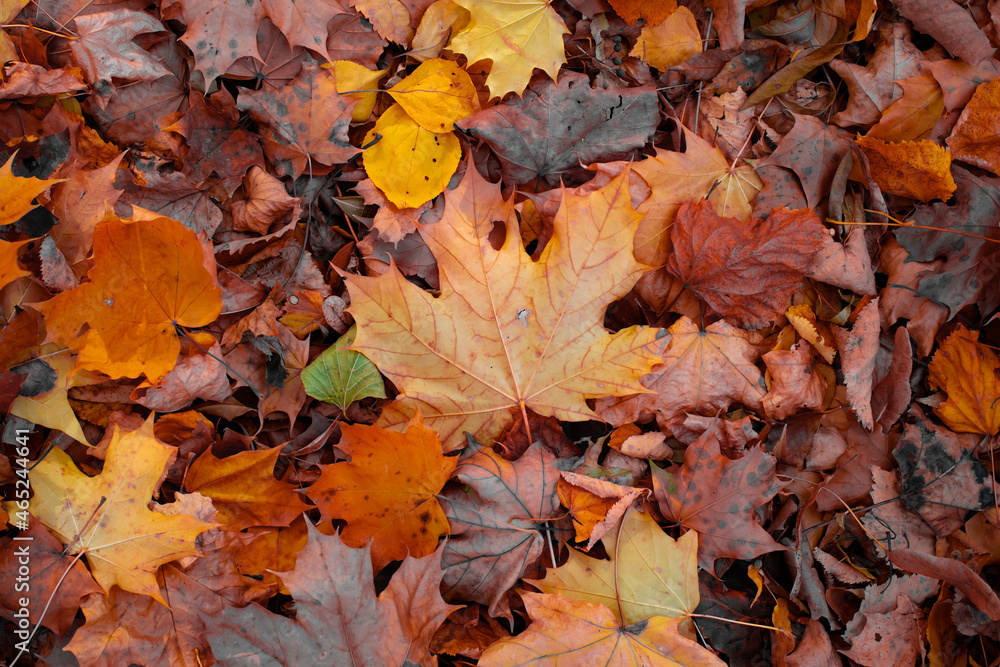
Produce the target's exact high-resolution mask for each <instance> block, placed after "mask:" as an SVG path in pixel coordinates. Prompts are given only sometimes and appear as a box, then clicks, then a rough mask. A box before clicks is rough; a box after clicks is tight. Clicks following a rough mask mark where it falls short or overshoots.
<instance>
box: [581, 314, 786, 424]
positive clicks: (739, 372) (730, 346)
mask: <svg viewBox="0 0 1000 667" xmlns="http://www.w3.org/2000/svg"><path fill="white" fill-rule="evenodd" d="M669 331H670V343H669V345H668V346H667V348H666V349H665V350H664V351H663V355H662V359H661V362H662V363H661V364H658V365H657V366H655V367H654V368H653V370H652V372H650V373H649V374H648V375H646V376H644V377H643V378H642V383H643V385H644V386H645V387H646V388H648V389H650V390H652V391H654V392H656V393H655V394H640V395H639V396H634V397H631V398H627V399H624V400H619V401H615V400H613V399H602V400H601V401H599V402H598V406H597V407H598V412H599V413H600V414H601V416H602V417H603V418H605V419H607V420H608V421H610V422H612V423H613V424H621V423H624V422H627V421H633V420H636V419H638V418H640V415H641V414H642V413H643V412H645V411H653V412H655V413H656V415H657V419H658V421H659V422H660V424H661V425H665V424H666V422H668V421H669V420H671V419H673V418H674V417H677V416H679V415H681V414H683V413H684V412H688V411H691V412H694V411H704V412H708V413H712V414H714V413H716V412H718V411H725V410H728V409H729V406H730V405H732V404H733V403H742V404H743V405H745V406H747V407H748V408H751V409H754V410H763V404H762V403H761V399H763V397H764V395H765V394H766V393H767V388H766V386H765V384H764V376H763V375H761V372H760V369H758V368H757V366H756V361H757V359H758V357H759V356H760V355H759V352H758V351H757V350H756V348H754V346H753V345H751V344H750V342H749V341H748V340H747V338H748V333H747V332H745V331H741V330H740V329H736V328H735V327H732V326H730V325H729V324H728V323H726V322H725V321H719V322H714V323H713V324H710V325H708V326H707V327H706V328H705V329H700V328H699V327H698V325H697V324H695V323H694V322H692V321H691V320H690V319H688V318H687V317H682V318H681V319H679V320H677V322H675V323H674V324H673V326H671V327H670V329H669Z"/></svg>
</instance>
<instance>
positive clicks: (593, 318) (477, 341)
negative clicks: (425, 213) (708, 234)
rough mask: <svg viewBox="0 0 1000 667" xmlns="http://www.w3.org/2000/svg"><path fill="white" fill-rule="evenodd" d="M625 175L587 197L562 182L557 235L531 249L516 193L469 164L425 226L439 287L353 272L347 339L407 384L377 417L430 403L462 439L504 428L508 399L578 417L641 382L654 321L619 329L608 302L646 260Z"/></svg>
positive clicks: (439, 420) (448, 437) (449, 436)
mask: <svg viewBox="0 0 1000 667" xmlns="http://www.w3.org/2000/svg"><path fill="white" fill-rule="evenodd" d="M627 178H628V176H627V174H626V175H624V176H622V177H619V178H617V179H615V180H614V181H612V182H611V183H610V184H609V185H608V186H606V187H604V188H601V189H600V190H597V191H596V192H593V193H591V194H589V195H587V196H573V195H570V194H564V197H563V203H562V206H561V207H560V209H559V213H558V214H557V216H556V219H555V230H554V232H553V236H552V239H551V240H550V241H549V243H548V245H546V247H545V250H544V251H543V252H542V255H541V257H540V258H539V261H538V262H532V261H531V260H530V258H529V257H528V255H527V253H525V251H524V249H523V247H522V246H521V242H520V237H519V233H518V230H517V224H516V221H515V218H514V216H513V206H512V203H511V202H504V201H503V200H502V198H501V197H500V190H499V187H498V186H494V185H490V184H489V183H487V182H486V181H484V180H483V179H482V177H481V176H479V174H478V173H477V172H476V170H475V169H469V170H468V171H466V174H465V178H464V179H463V180H462V182H461V184H460V185H459V186H458V187H457V188H456V189H455V190H449V191H447V192H446V193H445V210H444V214H443V216H442V218H441V221H440V222H437V223H435V224H433V225H423V226H421V236H423V237H424V239H425V240H426V241H427V244H428V245H429V246H430V248H431V250H432V252H434V255H435V257H437V260H438V270H439V272H440V275H441V296H440V297H438V298H434V297H432V296H430V295H429V294H428V293H427V292H424V291H423V290H421V289H420V288H418V287H416V286H415V285H413V284H412V283H409V282H408V281H406V280H405V279H404V278H403V277H402V275H401V274H400V273H399V271H398V270H396V269H390V271H389V272H387V273H386V274H383V275H382V276H379V277H376V278H364V277H360V276H348V277H347V278H345V282H346V283H347V287H348V290H349V292H350V294H351V311H350V312H351V314H352V315H353V316H354V319H355V320H356V321H357V323H358V335H357V339H356V340H355V342H354V344H353V345H351V348H350V349H352V350H356V351H358V352H361V353H362V354H364V355H365V356H366V357H368V358H369V359H371V360H372V361H373V362H374V363H375V365H376V366H378V367H379V370H380V371H382V373H384V374H385V375H387V376H388V377H389V378H390V379H392V381H393V382H394V383H395V384H396V386H397V387H398V388H399V389H400V392H401V394H402V395H401V397H400V399H401V400H397V401H396V403H394V404H393V406H392V407H390V408H389V409H388V410H386V411H385V412H383V416H382V418H381V420H380V421H379V424H381V425H390V424H397V425H400V424H403V423H405V422H406V421H408V420H409V418H410V416H411V415H412V414H413V412H414V411H415V410H416V409H417V408H419V410H420V413H421V414H422V415H423V417H424V420H425V423H426V424H427V425H428V426H429V427H431V428H433V429H434V430H436V431H437V432H438V433H440V434H441V440H442V442H444V443H445V448H446V449H448V450H451V449H454V448H455V447H458V446H461V445H462V444H463V443H464V441H465V437H464V435H463V434H464V432H465V431H468V432H469V433H471V434H472V435H473V436H474V437H476V438H482V439H487V438H491V437H494V436H496V435H498V434H499V433H500V431H501V429H502V428H503V427H504V426H505V425H506V423H507V422H508V420H509V419H510V410H511V409H514V410H517V411H518V412H520V410H521V409H522V408H523V409H526V408H530V409H532V410H534V411H535V412H537V413H539V414H540V415H543V416H549V415H552V416H555V417H557V418H559V419H562V420H572V421H581V420H588V419H592V418H593V417H594V412H593V411H592V410H591V409H590V408H589V407H587V405H586V399H587V398H591V397H594V396H600V395H622V394H629V393H636V392H641V391H643V389H642V387H641V385H640V384H639V382H638V379H639V378H640V377H641V376H642V374H643V373H645V372H646V371H648V370H649V368H650V367H652V365H653V364H654V363H655V362H656V356H655V348H656V343H655V340H656V335H657V332H656V330H655V329H652V328H648V327H632V328H629V329H625V330H623V331H620V332H618V333H617V334H615V335H614V336H611V335H609V334H608V333H607V332H606V331H605V330H604V328H603V327H602V326H601V320H602V318H603V313H604V309H605V307H606V305H607V304H608V303H610V302H611V301H613V300H615V299H617V298H619V297H621V296H623V295H624V294H625V293H626V292H627V291H628V289H629V288H630V287H631V286H632V284H633V283H634V282H635V280H636V279H637V278H638V277H639V273H640V272H641V271H642V267H641V265H640V264H639V263H638V262H636V261H635V260H634V259H633V258H632V251H631V243H630V242H629V239H631V237H632V235H633V234H634V233H635V229H636V226H637V225H638V218H639V216H638V215H637V214H636V213H635V212H634V211H633V210H632V207H631V205H630V204H629V195H628V189H627ZM494 220H502V221H504V222H505V223H506V240H505V242H504V245H503V247H502V248H501V249H500V250H499V251H498V250H494V249H493V247H492V246H491V245H490V243H489V240H488V235H489V233H490V230H491V229H492V228H493V221H494ZM571 223H572V233H570V225H571ZM470 253H472V254H470ZM465 257H474V258H476V259H475V260H472V261H467V260H465V259H462V258H465ZM556 266H558V267H560V268H559V270H558V271H554V270H550V269H549V268H548V267H556ZM402 304H406V305H405V307H404V306H402ZM404 308H405V309H404ZM416 369H419V371H416ZM456 380H458V382H456Z"/></svg>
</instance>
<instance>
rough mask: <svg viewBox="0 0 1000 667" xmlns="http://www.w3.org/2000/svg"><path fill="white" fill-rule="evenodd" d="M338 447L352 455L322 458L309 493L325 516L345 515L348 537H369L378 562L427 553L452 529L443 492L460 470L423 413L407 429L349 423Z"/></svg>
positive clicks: (356, 542) (359, 541) (354, 543)
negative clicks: (425, 422)
mask: <svg viewBox="0 0 1000 667" xmlns="http://www.w3.org/2000/svg"><path fill="white" fill-rule="evenodd" d="M340 431H341V433H342V435H341V438H340V442H339V443H337V448H338V449H340V450H341V451H343V452H344V453H345V454H347V455H348V456H350V457H351V461H350V463H346V462H345V463H334V464H333V465H325V466H321V467H320V470H321V471H322V472H321V474H320V478H319V479H318V480H316V482H315V483H313V484H312V486H310V487H309V491H308V495H309V498H310V499H311V500H312V501H313V502H314V503H316V505H317V506H318V507H319V509H320V513H321V516H322V519H323V520H326V519H329V518H335V519H342V520H344V521H346V522H347V526H346V527H345V528H344V529H343V530H342V531H341V539H342V540H343V541H344V544H346V545H347V546H351V547H361V546H364V545H366V544H369V543H370V544H371V557H372V564H373V565H374V567H375V570H376V571H378V570H381V569H382V568H383V567H385V566H386V565H387V564H389V563H390V562H391V561H394V560H403V559H404V558H406V556H407V554H409V555H410V556H411V557H413V558H423V557H424V556H426V555H428V554H430V553H432V552H433V551H434V550H435V549H436V548H437V544H438V538H439V537H440V536H441V535H443V534H446V533H448V528H449V527H448V519H447V518H446V517H445V513H444V510H443V509H442V508H441V505H440V503H439V502H438V500H437V496H438V494H439V493H440V492H441V489H442V487H444V484H445V482H446V481H448V478H449V477H451V475H452V473H453V472H454V471H455V465H456V464H457V462H458V461H457V459H456V458H454V457H449V458H445V456H444V454H443V450H442V448H441V440H440V438H438V436H437V434H436V433H435V432H434V431H432V430H431V429H429V428H427V427H426V426H424V425H423V422H422V420H421V419H420V415H419V413H418V414H417V416H416V417H415V418H414V420H413V422H411V423H410V425H409V426H408V428H407V429H406V433H405V434H404V433H396V432H393V431H386V430H385V429H382V428H379V427H377V426H364V425H351V424H344V425H342V426H341V427H340Z"/></svg>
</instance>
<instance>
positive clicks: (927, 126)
mask: <svg viewBox="0 0 1000 667" xmlns="http://www.w3.org/2000/svg"><path fill="white" fill-rule="evenodd" d="M896 83H897V84H898V85H899V86H900V87H901V88H902V89H903V96H902V97H900V98H899V99H898V100H896V101H895V102H893V103H892V104H891V105H889V108H888V109H886V110H885V111H884V112H883V113H882V118H881V119H879V122H878V123H877V124H876V125H875V127H873V128H872V129H870V130H869V131H868V136H869V137H873V138H875V139H881V140H882V141H888V142H893V143H898V142H901V141H919V140H921V139H926V138H928V137H929V136H930V135H931V130H933V129H934V126H935V125H937V123H938V121H939V120H940V119H941V116H942V115H943V114H944V97H943V95H942V93H941V86H939V85H938V84H937V81H935V80H934V77H932V76H930V75H927V74H922V75H919V76H911V77H909V78H907V79H901V80H899V81H897V82H896Z"/></svg>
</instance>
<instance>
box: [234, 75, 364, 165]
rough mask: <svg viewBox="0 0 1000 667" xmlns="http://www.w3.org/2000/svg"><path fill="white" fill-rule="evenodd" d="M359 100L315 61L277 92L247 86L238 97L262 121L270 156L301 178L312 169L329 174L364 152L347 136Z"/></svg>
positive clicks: (263, 135) (248, 110) (240, 103)
mask: <svg viewBox="0 0 1000 667" xmlns="http://www.w3.org/2000/svg"><path fill="white" fill-rule="evenodd" d="M357 103H358V101H357V100H356V99H354V98H351V97H348V96H344V95H340V94H338V93H337V80H336V76H335V75H334V73H333V71H332V70H330V69H324V68H321V67H318V66H317V65H316V63H315V62H305V63H303V65H302V69H301V70H300V71H299V73H298V75H297V76H296V77H295V78H294V79H293V80H292V81H290V82H289V83H287V84H285V85H284V86H282V87H281V88H279V89H277V90H271V89H267V88H263V89H261V90H257V91H253V90H244V91H243V92H241V93H240V96H239V99H237V100H236V106H237V107H238V108H239V109H240V110H241V111H247V112H249V114H250V117H251V118H253V119H254V120H256V121H257V122H258V123H260V124H261V125H262V129H261V137H262V138H263V139H264V152H265V153H266V154H267V156H268V157H269V158H270V159H271V160H272V161H274V162H275V163H277V165H278V166H279V167H281V169H282V170H284V171H286V172H287V173H290V174H291V175H292V176H294V177H295V178H298V177H299V176H301V175H302V174H303V173H305V172H307V171H308V172H309V173H310V174H317V173H325V172H326V171H329V169H330V168H331V167H332V166H333V165H336V164H340V163H342V162H346V161H347V160H349V159H351V158H352V157H353V156H354V155H355V154H356V153H357V152H358V149H357V148H355V147H354V146H352V145H351V142H350V139H349V138H348V136H347V129H348V127H349V126H350V124H351V113H352V111H353V109H354V106H355V105H356V104H357ZM314 162H315V163H316V164H314Z"/></svg>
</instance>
